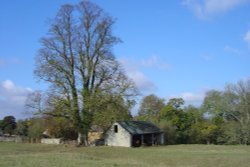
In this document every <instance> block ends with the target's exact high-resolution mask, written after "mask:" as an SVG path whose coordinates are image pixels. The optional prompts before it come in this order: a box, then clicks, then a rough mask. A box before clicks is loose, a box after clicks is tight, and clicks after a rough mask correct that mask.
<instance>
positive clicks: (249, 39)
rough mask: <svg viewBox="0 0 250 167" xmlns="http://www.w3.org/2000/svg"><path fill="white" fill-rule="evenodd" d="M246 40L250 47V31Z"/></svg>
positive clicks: (245, 37)
mask: <svg viewBox="0 0 250 167" xmlns="http://www.w3.org/2000/svg"><path fill="white" fill-rule="evenodd" d="M244 40H245V41H246V42H247V43H248V45H249V46H250V30H248V32H247V33H246V34H245V36H244Z"/></svg>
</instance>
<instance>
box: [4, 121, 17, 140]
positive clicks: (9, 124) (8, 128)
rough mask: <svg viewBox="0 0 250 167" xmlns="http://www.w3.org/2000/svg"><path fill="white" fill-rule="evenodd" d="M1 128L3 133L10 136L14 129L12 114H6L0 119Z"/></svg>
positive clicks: (14, 122)
mask: <svg viewBox="0 0 250 167" xmlns="http://www.w3.org/2000/svg"><path fill="white" fill-rule="evenodd" d="M2 129H3V132H4V133H5V134H9V135H10V136H11V135H12V134H14V132H15V129H16V118H15V117H14V116H6V117H4V118H3V121H2Z"/></svg>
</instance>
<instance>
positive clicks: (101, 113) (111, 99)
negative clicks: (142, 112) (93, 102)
mask: <svg viewBox="0 0 250 167" xmlns="http://www.w3.org/2000/svg"><path fill="white" fill-rule="evenodd" d="M100 101H101V102H100V103H101V104H102V105H99V106H97V107H96V110H95V112H94V116H93V124H95V125H99V126H101V127H102V128H103V129H104V130H106V129H107V128H109V127H110V125H111V124H112V123H113V122H115V121H124V120H131V119H132V116H131V113H130V110H131V108H132V107H133V106H134V103H135V102H134V101H125V100H124V99H123V98H122V97H119V96H113V95H105V96H103V98H102V99H100Z"/></svg>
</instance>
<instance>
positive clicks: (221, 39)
mask: <svg viewBox="0 0 250 167" xmlns="http://www.w3.org/2000/svg"><path fill="white" fill-rule="evenodd" d="M78 2H79V1H77V0H53V1H51V0H39V1H38V0H37V1H34V0H22V1H20V0H3V1H1V10H0V119H1V118H3V117H4V116H6V115H14V116H16V117H17V118H22V117H24V115H23V114H22V113H23V110H24V109H23V104H24V102H25V98H26V95H27V94H28V93H30V92H32V91H34V90H37V89H45V88H46V86H45V84H44V83H42V82H37V81H36V79H35V78H34V77H33V70H34V58H35V56H36V53H37V51H38V49H39V48H40V43H39V39H40V38H41V37H43V36H44V35H45V34H46V33H47V30H48V27H49V24H48V19H49V18H53V17H54V16H55V14H56V12H57V11H58V9H59V8H60V6H61V5H63V4H65V3H72V4H76V3H78ZM92 2H94V3H97V4H98V5H99V6H100V7H102V8H103V9H104V10H105V11H106V12H107V13H109V14H110V15H111V16H113V17H114V18H116V24H115V25H114V29H113V30H114V34H115V35H117V36H118V37H120V38H121V39H122V41H123V43H121V44H119V45H117V46H115V47H114V49H113V50H114V53H115V55H116V56H117V59H118V60H119V61H120V62H121V63H122V64H123V66H124V68H125V70H126V72H127V74H128V76H129V77H131V78H132V79H133V80H134V81H135V83H136V84H137V86H138V88H139V89H140V91H141V92H142V94H143V95H148V94H150V93H154V94H156V95H158V96H159V97H162V98H165V99H169V98H171V97H182V98H184V100H185V101H186V103H187V104H194V105H199V104H201V102H202V99H203V98H204V94H205V92H206V91H207V90H210V89H219V90H220V89H223V87H224V86H225V84H227V83H236V82H237V81H239V80H241V79H246V78H249V77H250V66H249V63H250V12H249V11H250V0H175V1H172V0H171V1H166V0H119V1H117V0H105V1H104V0H93V1H92ZM134 113H135V111H134Z"/></svg>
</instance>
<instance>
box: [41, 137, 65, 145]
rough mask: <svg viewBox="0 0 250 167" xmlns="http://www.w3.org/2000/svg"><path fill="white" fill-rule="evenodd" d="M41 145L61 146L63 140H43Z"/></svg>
mask: <svg viewBox="0 0 250 167" xmlns="http://www.w3.org/2000/svg"><path fill="white" fill-rule="evenodd" d="M41 143H43V144H61V143H62V139H61V138H52V139H41Z"/></svg>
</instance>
